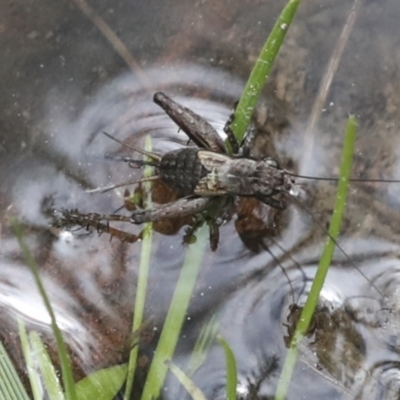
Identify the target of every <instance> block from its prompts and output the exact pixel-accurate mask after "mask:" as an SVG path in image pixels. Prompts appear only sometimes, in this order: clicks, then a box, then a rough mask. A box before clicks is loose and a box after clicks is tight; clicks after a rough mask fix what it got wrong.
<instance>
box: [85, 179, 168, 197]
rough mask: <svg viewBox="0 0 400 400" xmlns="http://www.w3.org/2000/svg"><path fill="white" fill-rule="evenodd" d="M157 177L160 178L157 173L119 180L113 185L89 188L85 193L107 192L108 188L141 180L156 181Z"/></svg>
mask: <svg viewBox="0 0 400 400" xmlns="http://www.w3.org/2000/svg"><path fill="white" fill-rule="evenodd" d="M157 179H160V177H159V176H158V175H153V176H148V177H145V178H142V179H136V180H134V181H125V182H121V183H116V184H114V185H110V186H105V187H97V188H95V189H89V190H86V193H98V192H101V193H105V192H108V191H110V190H113V189H116V188H119V187H121V186H128V185H133V184H135V183H143V182H150V181H156V180H157Z"/></svg>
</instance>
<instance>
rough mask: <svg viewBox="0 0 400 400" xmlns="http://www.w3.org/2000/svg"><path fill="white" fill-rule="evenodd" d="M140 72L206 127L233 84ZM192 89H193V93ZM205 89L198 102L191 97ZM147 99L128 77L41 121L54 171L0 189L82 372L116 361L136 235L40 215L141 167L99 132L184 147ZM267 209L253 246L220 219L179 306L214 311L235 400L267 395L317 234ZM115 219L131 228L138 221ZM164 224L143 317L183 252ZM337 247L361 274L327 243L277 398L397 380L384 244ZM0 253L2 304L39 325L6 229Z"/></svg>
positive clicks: (163, 298) (44, 323) (116, 198)
mask: <svg viewBox="0 0 400 400" xmlns="http://www.w3.org/2000/svg"><path fill="white" fill-rule="evenodd" d="M180 68H181V69H180ZM177 71H180V73H179V74H177V73H176V72H177ZM148 75H149V76H150V77H152V78H153V79H154V85H155V88H157V89H160V88H161V89H162V90H165V91H166V92H168V93H170V94H172V95H173V94H174V93H176V92H177V93H178V96H177V97H176V99H177V100H178V101H180V102H182V103H184V104H185V105H188V106H189V107H191V108H192V109H194V110H196V111H197V112H198V113H200V114H201V115H203V116H205V117H206V118H207V119H209V120H210V121H211V123H212V124H213V125H214V126H215V127H216V128H217V129H218V130H219V131H222V127H223V125H224V123H225V121H226V119H227V118H228V116H229V113H230V106H231V104H233V103H234V100H235V98H237V96H238V95H239V91H240V87H241V85H240V82H236V81H235V80H234V79H233V78H232V77H230V78H229V80H230V85H229V86H228V87H224V86H218V85H217V84H215V83H217V82H223V81H226V80H227V79H228V78H227V77H226V76H224V74H223V73H222V72H220V71H212V70H209V71H208V73H207V75H206V76H207V79H205V80H204V81H203V80H197V81H196V77H198V76H202V77H204V76H205V75H204V74H202V73H201V69H200V67H197V66H184V67H177V68H176V69H175V74H174V76H178V75H179V81H178V80H175V79H170V75H169V74H168V72H165V71H160V70H157V69H153V70H149V71H148ZM156 79H158V80H157V81H156ZM184 82H190V84H189V83H187V84H186V85H184ZM193 82H195V84H193ZM213 82H214V84H213ZM186 93H188V94H187V95H186ZM198 93H202V94H203V98H202V99H200V98H199V97H198ZM208 96H210V98H211V100H206V99H205V97H208ZM151 99H152V96H151V94H149V93H148V92H145V91H143V90H142V89H141V85H140V84H139V83H138V82H136V81H135V80H133V79H132V78H131V77H128V76H124V77H121V78H120V79H118V80H117V81H116V82H115V83H114V84H112V85H109V86H108V87H106V88H104V89H103V90H102V91H101V92H100V93H99V95H98V97H97V98H96V99H95V100H94V101H93V102H92V103H91V104H90V105H89V106H88V107H87V108H86V109H84V110H83V111H82V113H81V115H80V117H79V118H78V119H77V120H76V121H72V122H70V123H68V124H65V125H64V126H58V128H57V129H51V130H50V131H51V135H50V137H49V143H50V144H51V146H52V152H54V153H55V154H57V155H58V156H57V157H58V158H59V160H61V162H62V168H61V169H59V163H60V161H59V162H58V163H57V164H52V162H51V159H49V160H47V161H45V162H43V163H38V162H35V161H31V163H30V165H29V173H27V174H25V175H24V176H21V178H20V179H18V180H17V181H16V183H15V185H14V188H13V191H12V192H11V196H12V197H11V199H10V200H11V203H12V204H13V207H12V209H11V210H9V212H10V213H12V214H14V215H18V216H19V217H20V218H22V219H23V220H24V221H25V224H26V227H27V230H26V236H25V239H26V241H27V242H28V243H29V245H30V248H31V249H32V251H33V252H34V255H35V257H36V259H37V260H38V263H39V265H40V267H41V271H42V275H43V277H44V280H45V284H46V287H47V290H48V292H49V295H50V297H51V300H52V303H53V306H54V308H55V310H56V313H57V315H58V321H59V324H60V326H61V328H62V329H63V330H64V332H65V333H66V337H67V340H68V342H69V344H70V346H71V348H72V349H74V351H75V353H76V354H77V356H78V360H79V362H78V365H77V366H78V368H79V369H82V370H83V371H90V370H92V369H93V368H100V367H101V366H106V365H112V364H114V363H117V362H121V361H123V360H125V359H126V349H127V343H129V341H128V338H129V327H130V320H131V309H132V304H133V301H134V296H135V282H136V273H137V268H138V263H139V256H140V243H135V244H128V243H121V242H119V241H118V240H116V239H114V240H112V241H111V242H110V241H109V238H108V237H107V235H102V236H100V237H99V236H98V235H97V234H96V233H95V232H92V233H90V232H86V231H85V230H82V229H81V230H76V231H72V232H68V231H64V230H62V229H61V230H60V229H56V228H52V227H51V226H50V225H49V218H48V212H49V210H50V209H52V208H55V209H62V208H65V207H66V208H74V207H78V208H79V209H80V210H81V211H86V212H100V213H102V212H104V213H109V212H112V211H113V210H115V209H117V208H118V207H120V206H121V205H122V204H123V190H124V188H118V189H116V190H114V191H112V192H108V193H94V194H89V193H87V192H86V189H92V188H96V187H98V186H107V185H109V184H110V183H115V182H123V181H124V180H127V179H132V178H135V177H140V175H141V171H138V170H135V169H131V168H129V167H128V166H127V165H125V164H123V163H118V162H114V161H109V160H105V159H104V155H105V154H119V153H120V152H121V149H120V147H119V145H118V144H116V143H114V142H112V141H110V140H109V139H108V138H107V137H105V136H104V135H102V134H101V132H102V131H107V132H110V133H111V134H113V135H115V136H116V137H118V138H119V139H127V138H133V141H134V143H135V144H136V143H139V144H140V143H141V142H142V139H143V137H144V136H145V135H147V134H151V135H152V138H153V147H154V149H155V150H156V151H159V152H161V153H162V152H166V151H170V150H172V149H174V148H177V147H179V146H182V145H185V144H186V137H185V136H184V135H183V134H182V133H179V132H177V129H176V127H175V126H174V125H173V124H172V123H171V121H170V120H169V119H168V118H167V117H166V115H164V114H163V113H162V112H161V111H160V110H159V109H158V108H157V107H156V106H155V105H154V104H153V103H152V102H151ZM275 133H276V135H275V137H274V138H273V140H274V141H275V142H276V143H277V145H279V142H281V143H282V142H283V141H285V140H291V139H290V135H287V134H286V135H284V134H282V133H279V132H275ZM260 143H262V140H260ZM270 145H271V143H269V146H270ZM122 151H125V149H123V150H122ZM43 164H45V166H43ZM33 177H35V178H33ZM304 189H306V190H305V191H303V193H302V194H301V195H300V197H299V198H300V199H301V201H303V200H304V201H307V202H309V203H310V204H311V206H313V205H315V204H317V203H315V200H313V196H311V197H309V194H310V193H311V189H312V188H308V189H307V188H304ZM264 208H266V207H264ZM314 211H315V209H314ZM242 212H245V211H243V210H242ZM257 212H258V213H259V212H260V211H257ZM279 213H280V215H281V217H278V219H276V218H275V220H274V221H275V223H277V224H278V225H279V228H278V229H275V230H274V229H270V230H269V231H267V232H264V231H263V233H262V238H261V240H262V243H264V244H263V246H261V247H260V246H258V247H257V252H258V253H252V251H250V250H249V249H248V248H247V247H246V241H245V240H244V241H242V240H241V238H240V237H239V235H238V233H237V232H236V230H235V225H236V228H237V227H238V224H237V223H236V224H233V221H231V222H229V223H228V224H226V225H225V226H223V227H222V229H221V238H222V240H221V243H220V246H219V249H218V250H217V251H216V252H215V253H210V254H208V255H207V256H206V260H207V263H206V264H207V265H203V270H202V272H201V276H200V278H199V282H198V285H197V290H196V294H195V296H194V298H193V301H192V306H191V308H190V311H189V316H190V320H192V321H196V324H195V326H196V327H199V326H201V321H205V320H206V319H207V318H208V316H209V315H212V314H213V313H215V312H216V310H218V311H217V312H218V319H219V324H220V332H221V333H222V335H223V336H224V337H225V339H227V341H228V342H229V343H230V345H231V346H232V348H233V350H234V352H235V356H236V358H237V362H238V369H239V383H240V384H239V388H238V391H239V392H240V393H241V396H242V398H259V397H254V396H265V397H268V396H272V395H273V393H274V389H275V386H276V380H277V378H278V376H279V371H280V369H281V366H282V362H283V357H284V355H285V353H286V344H287V342H288V338H289V337H290V335H291V333H292V332H293V331H292V329H293V325H294V323H295V322H296V318H298V314H297V317H296V308H294V304H295V305H296V306H295V307H297V309H298V310H300V309H301V307H302V306H303V305H304V301H305V298H306V296H307V294H308V290H309V288H310V285H311V282H312V279H313V276H314V274H315V270H316V265H317V263H318V258H319V255H320V251H321V247H322V244H323V237H324V233H322V234H321V233H320V232H318V233H315V231H318V227H317V226H314V225H313V223H312V221H310V218H309V216H308V215H307V214H306V213H305V212H304V211H303V210H301V209H298V208H296V207H295V206H293V205H292V206H290V207H289V208H288V209H287V210H285V211H282V212H279ZM316 214H317V213H316ZM243 215H247V214H243ZM282 217H284V218H282ZM237 218H240V216H238V217H237ZM243 218H245V219H246V218H247V217H243ZM125 229H129V231H132V232H134V233H138V232H139V231H140V229H141V227H140V226H139V227H137V226H128V227H125ZM173 232H174V234H171V235H168V236H165V235H162V234H155V239H154V243H153V254H152V268H151V273H150V281H149V282H150V284H149V287H150V288H151V290H150V293H149V296H148V304H147V312H148V315H149V316H150V315H151V316H152V317H153V318H155V325H156V326H160V325H161V324H162V320H163V316H164V315H165V313H166V311H167V308H168V303H169V300H168V299H169V298H170V296H171V293H172V290H173V287H174V282H175V279H176V277H177V274H178V273H179V268H180V266H181V264H182V260H183V255H184V246H183V245H182V244H181V243H182V235H183V232H184V228H180V229H179V228H178V230H174V231H173ZM274 232H275V233H274ZM252 240H255V236H254V237H253V239H252ZM260 243H261V242H260ZM341 243H342V247H343V248H344V249H345V251H346V253H347V254H348V255H349V257H351V258H352V259H353V260H355V263H356V264H357V266H358V267H359V268H362V270H363V274H364V275H365V277H364V276H362V275H361V274H360V272H359V271H358V270H357V269H355V268H354V267H353V266H352V265H351V263H350V262H349V260H348V259H347V257H345V256H344V255H343V254H342V253H341V252H340V251H337V254H336V257H335V261H334V263H333V267H332V269H331V271H330V273H329V275H328V279H327V282H326V285H325V287H324V290H323V292H322V294H321V299H320V304H319V308H318V310H317V313H316V315H315V317H314V321H313V324H312V326H311V328H310V332H309V334H308V335H307V338H306V339H305V341H304V342H303V343H302V345H301V359H300V365H299V369H298V370H297V371H296V374H295V376H294V380H293V382H292V385H291V388H290V392H289V393H290V394H289V395H290V396H293V398H295V395H296V393H298V391H299V390H300V389H301V390H302V394H303V395H304V396H306V397H307V398H322V397H324V398H326V397H327V396H329V397H330V398H335V397H336V396H337V395H348V396H350V397H352V396H359V393H362V392H363V391H364V390H365V388H364V385H367V386H368V385H373V384H374V383H375V384H376V383H377V382H380V383H379V385H383V386H382V389H376V390H378V392H379V393H381V392H382V391H386V392H385V396H389V397H388V398H390V396H391V394H390V393H393V391H395V390H396V389H395V388H396V387H397V379H398V378H397V375H396V374H395V373H394V372H393V371H392V369H393V368H394V367H393V366H394V365H396V362H400V360H398V351H397V342H396V340H395V338H397V332H398V329H397V328H398V323H397V321H398V306H397V303H398V302H397V300H396V299H397V298H398V283H399V269H398V268H399V267H398V263H397V262H396V258H395V255H396V254H397V253H398V251H399V248H398V246H397V245H395V244H391V243H389V242H387V241H384V240H365V239H352V238H351V237H349V238H347V239H346V240H342V242H341ZM253 250H254V249H253ZM1 252H2V258H1V260H2V274H1V280H0V285H1V290H0V293H1V296H0V303H1V307H2V309H3V310H6V311H7V315H13V316H15V315H20V316H22V317H24V318H25V319H26V321H27V322H28V323H29V324H30V325H32V326H34V327H35V328H36V329H40V330H43V331H44V332H46V331H48V328H47V327H48V325H49V320H48V317H47V316H46V313H45V311H44V308H43V306H42V304H41V300H40V298H39V296H38V295H37V292H36V289H35V286H34V284H33V281H32V277H31V275H30V273H29V272H28V271H27V269H26V268H25V267H24V262H23V260H22V259H21V256H20V255H19V250H18V246H17V242H16V240H15V239H14V238H13V236H12V235H11V234H10V233H9V232H7V231H6V232H5V235H4V234H3V239H2V248H1ZM8 325H9V324H8ZM193 329H194V327H193V328H192V326H191V325H189V326H187V327H186V329H185V332H184V338H185V339H183V342H182V346H181V347H180V348H179V349H178V353H177V357H176V360H177V362H178V363H179V364H181V365H183V366H184V365H185V364H186V363H187V362H188V358H189V357H190V352H189V353H186V352H187V349H190V347H191V345H193V343H192V342H191V341H192V340H195V338H196V332H197V328H195V330H193ZM89 349H90V351H89ZM221 352H222V350H221V348H220V347H219V346H217V345H215V346H213V347H212V349H211V351H210V354H209V355H208V357H207V360H206V363H205V364H204V366H202V367H201V368H200V369H199V370H198V371H197V372H196V374H195V376H194V379H195V381H196V383H197V384H198V385H199V387H200V388H201V389H202V390H204V392H205V394H206V396H207V397H208V398H221V399H222V398H224V390H225V389H224V380H225V375H224V374H225V365H224V361H223V357H222V353H221ZM305 382H307V384H306V385H305ZM383 382H386V383H383ZM167 385H168V387H169V390H168V392H166V394H165V397H166V398H171V399H172V398H177V397H176V396H183V394H182V393H181V389H180V388H176V387H175V386H176V384H175V381H174V379H173V378H171V379H170V381H169V382H168V383H167ZM390 388H393V389H390ZM177 391H178V392H179V394H178V392H177ZM249 393H252V394H249ZM334 393H336V395H335V394H334ZM382 393H383V392H382ZM386 393H389V394H386ZM251 396H253V397H251ZM377 396H378V395H377Z"/></svg>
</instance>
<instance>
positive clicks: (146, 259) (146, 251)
mask: <svg viewBox="0 0 400 400" xmlns="http://www.w3.org/2000/svg"><path fill="white" fill-rule="evenodd" d="M151 147H152V146H151V138H150V136H147V137H146V142H145V150H146V151H151ZM153 170H154V168H153V167H148V166H146V167H145V168H144V172H143V175H144V176H145V177H146V176H151V175H153ZM150 191H151V182H146V183H144V196H145V199H144V200H145V204H146V208H151V193H150ZM152 238H153V224H152V223H151V222H149V223H147V224H145V226H144V228H143V239H142V249H141V253H140V265H139V277H138V284H137V289H136V299H135V309H134V311H133V323H132V332H133V333H134V332H136V331H137V330H138V329H139V328H140V326H141V325H142V323H143V316H144V309H145V302H146V292H147V281H148V276H149V269H150V258H151V242H152ZM138 351H139V346H134V347H133V348H132V350H131V351H130V354H129V362H128V375H127V380H126V387H125V393H124V400H129V399H130V398H131V393H132V387H133V381H134V378H135V371H136V362H137V357H138Z"/></svg>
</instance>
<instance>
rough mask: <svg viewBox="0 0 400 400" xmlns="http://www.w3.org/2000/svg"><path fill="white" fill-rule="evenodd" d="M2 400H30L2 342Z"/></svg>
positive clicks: (0, 365) (0, 364) (0, 361)
mask: <svg viewBox="0 0 400 400" xmlns="http://www.w3.org/2000/svg"><path fill="white" fill-rule="evenodd" d="M0 399H4V400H29V396H28V393H26V390H25V388H24V385H23V383H22V382H21V379H20V378H19V376H18V373H17V371H16V370H15V368H14V365H13V363H12V361H11V359H10V357H9V355H8V353H7V350H6V349H5V347H4V345H3V343H2V342H0Z"/></svg>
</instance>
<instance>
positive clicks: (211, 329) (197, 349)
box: [187, 314, 219, 376]
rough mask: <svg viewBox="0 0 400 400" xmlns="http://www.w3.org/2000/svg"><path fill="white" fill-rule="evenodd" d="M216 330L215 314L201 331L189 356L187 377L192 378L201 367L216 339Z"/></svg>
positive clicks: (217, 324) (217, 322)
mask: <svg viewBox="0 0 400 400" xmlns="http://www.w3.org/2000/svg"><path fill="white" fill-rule="evenodd" d="M218 328H219V321H218V320H217V314H213V315H212V316H211V318H210V319H209V320H208V321H207V323H206V324H205V325H204V326H203V328H202V329H201V331H200V333H199V336H198V337H197V340H196V343H195V345H194V348H193V351H192V354H191V355H190V359H189V362H188V366H187V369H188V371H189V372H188V374H189V376H193V374H194V373H195V372H196V371H197V370H198V369H199V368H200V367H201V366H202V365H203V363H204V361H205V359H206V357H207V353H208V351H209V349H210V347H211V345H212V343H213V342H214V339H215V338H216V337H217V332H218Z"/></svg>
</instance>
